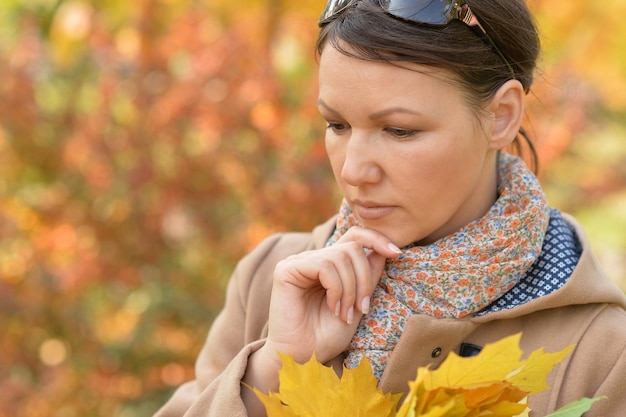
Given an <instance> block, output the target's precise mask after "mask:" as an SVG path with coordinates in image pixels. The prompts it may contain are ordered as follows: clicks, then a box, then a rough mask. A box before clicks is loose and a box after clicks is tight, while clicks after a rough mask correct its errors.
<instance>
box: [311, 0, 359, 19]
mask: <svg viewBox="0 0 626 417" xmlns="http://www.w3.org/2000/svg"><path fill="white" fill-rule="evenodd" d="M353 1H354V0H328V3H326V7H325V8H324V11H323V12H322V15H321V16H320V19H319V21H320V23H321V22H323V21H325V20H326V19H328V18H330V17H332V16H334V15H336V14H337V13H339V12H342V11H343V10H344V9H345V8H346V7H348V6H349V5H350V4H352V2H353Z"/></svg>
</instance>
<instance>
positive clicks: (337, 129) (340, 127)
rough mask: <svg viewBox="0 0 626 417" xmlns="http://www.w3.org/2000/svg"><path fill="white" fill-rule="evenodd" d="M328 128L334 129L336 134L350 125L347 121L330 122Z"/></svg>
mask: <svg viewBox="0 0 626 417" xmlns="http://www.w3.org/2000/svg"><path fill="white" fill-rule="evenodd" d="M326 129H330V130H332V131H333V132H334V133H336V134H340V133H342V132H345V131H346V130H348V129H350V126H349V125H347V124H345V123H337V122H328V125H327V126H326Z"/></svg>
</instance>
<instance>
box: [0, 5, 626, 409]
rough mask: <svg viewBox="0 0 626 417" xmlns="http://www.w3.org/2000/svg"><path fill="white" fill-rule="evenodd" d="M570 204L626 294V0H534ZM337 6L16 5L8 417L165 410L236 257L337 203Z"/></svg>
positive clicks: (547, 139) (2, 296)
mask: <svg viewBox="0 0 626 417" xmlns="http://www.w3.org/2000/svg"><path fill="white" fill-rule="evenodd" d="M530 6H531V8H532V9H533V11H534V12H535V13H536V16H537V19H538V22H539V26H540V29H541V31H542V33H543V43H544V48H545V50H544V55H543V57H542V61H541V71H540V73H539V74H538V77H537V83H536V86H535V88H534V91H533V92H532V94H531V96H530V97H529V109H528V113H529V114H528V120H527V126H528V128H529V130H530V131H531V132H532V135H533V137H535V143H536V145H537V147H538V149H539V152H540V154H541V170H540V177H541V179H542V182H543V183H544V184H545V187H546V190H547V193H548V196H549V199H550V202H551V204H552V205H553V206H555V207H558V208H560V209H562V210H565V211H567V212H570V213H573V214H575V215H576V216H577V217H578V218H579V220H580V221H581V222H582V223H583V225H584V226H585V227H586V230H587V232H588V235H589V237H590V238H591V241H592V246H593V247H594V249H595V250H596V252H597V255H598V258H599V259H600V262H601V263H602V264H603V265H604V266H605V268H606V270H607V273H608V274H609V275H610V276H611V278H612V279H613V280H614V281H615V282H616V283H617V284H618V285H619V286H621V288H622V289H626V48H624V47H623V45H624V44H626V25H623V24H622V23H623V22H621V20H623V16H626V2H624V1H622V0H605V1H602V2H590V1H582V0H573V1H569V2H555V1H550V0H531V1H530ZM322 8H323V1H322V0H300V1H297V2H296V1H289V2H288V1H286V0H239V1H236V2H235V1H232V0H204V1H200V0H197V1H193V0H187V1H183V0H135V1H128V0H100V1H98V0H93V1H85V0H2V4H1V5H0V417H5V416H7V417H8V416H10V417H38V416H41V417H48V416H57V417H73V416H103V417H104V416H107V417H111V416H114V417H139V416H150V415H151V414H152V413H153V412H154V411H155V410H156V409H157V408H158V407H159V406H160V405H161V404H163V403H164V402H165V401H166V399H167V398H168V397H169V395H170V394H171V392H172V390H173V389H174V387H176V386H177V385H179V384H181V383H182V382H184V381H186V380H189V379H191V378H192V377H193V362H194V359H195V356H196V354H197V353H198V351H199V349H200V347H201V345H202V343H203V341H204V338H205V336H206V333H207V331H208V328H209V326H210V324H211V321H212V319H213V317H214V316H215V314H216V312H217V311H219V309H220V307H221V305H222V300H223V291H224V288H225V284H226V282H227V280H228V277H229V275H230V272H231V271H232V268H233V266H234V264H235V262H236V261H237V259H238V258H239V257H241V256H242V255H243V254H244V253H245V252H247V251H248V250H250V249H251V248H252V247H253V246H254V245H256V244H257V243H258V242H259V241H260V240H261V239H262V238H263V237H265V236H267V235H268V234H270V233H273V232H276V231H280V230H309V229H310V228H311V227H312V226H313V225H315V224H317V223H318V222H321V221H322V220H324V219H326V218H327V217H329V216H330V215H331V214H332V213H334V211H335V210H336V209H337V207H338V204H339V195H338V193H337V191H336V189H335V186H334V182H333V179H332V177H331V174H330V170H329V168H328V166H327V162H326V156H325V152H324V148H323V141H322V138H323V130H324V123H323V121H322V120H321V118H320V117H319V116H318V114H317V111H316V109H315V101H316V80H315V78H316V64H315V59H314V53H313V50H314V47H313V44H314V41H315V37H316V32H317V23H316V22H317V16H318V14H319V13H320V11H321V9H322Z"/></svg>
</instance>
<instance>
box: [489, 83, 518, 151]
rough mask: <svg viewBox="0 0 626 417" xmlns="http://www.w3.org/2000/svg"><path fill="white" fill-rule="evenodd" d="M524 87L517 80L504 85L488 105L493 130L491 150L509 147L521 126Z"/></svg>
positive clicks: (490, 140)
mask: <svg viewBox="0 0 626 417" xmlns="http://www.w3.org/2000/svg"><path fill="white" fill-rule="evenodd" d="M524 96H525V94H524V87H522V84H521V83H520V82H519V81H517V80H510V81H507V82H506V83H504V85H502V87H500V89H498V91H497V93H496V94H495V96H494V97H493V99H492V100H491V103H490V104H489V108H488V111H489V113H491V115H492V117H493V123H494V124H493V130H492V131H491V137H490V138H489V144H490V146H491V148H492V149H504V148H506V147H507V146H508V145H510V144H511V143H512V142H513V140H514V139H515V137H516V136H517V133H518V132H519V129H520V127H521V125H522V120H523V117H524Z"/></svg>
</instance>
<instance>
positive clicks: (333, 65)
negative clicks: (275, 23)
mask: <svg viewBox="0 0 626 417" xmlns="http://www.w3.org/2000/svg"><path fill="white" fill-rule="evenodd" d="M341 48H345V49H346V52H347V53H348V54H355V55H357V54H356V52H355V51H354V50H351V49H350V48H349V47H345V46H343V45H342V46H341ZM319 89H320V97H341V98H343V99H347V98H348V97H350V96H353V95H357V96H359V98H363V97H367V96H369V95H373V99H379V100H389V99H393V100H394V101H402V100H404V99H407V100H410V99H412V98H413V99H414V98H416V97H420V99H421V100H424V99H427V98H433V99H437V98H442V97H447V98H449V99H450V98H453V99H459V98H461V97H462V96H463V94H462V91H461V90H460V88H459V87H458V83H456V82H455V81H454V79H453V77H452V76H451V74H450V73H449V72H447V71H445V70H442V69H438V68H434V67H430V66H426V65H419V64H415V63H409V62H393V63H390V62H385V61H372V60H367V59H363V58H358V57H354V56H349V55H347V54H346V53H344V52H343V51H340V50H338V49H337V48H335V47H334V46H332V45H326V47H325V48H324V50H323V51H322V54H321V56H320V66H319ZM346 96H347V97H346Z"/></svg>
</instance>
